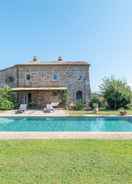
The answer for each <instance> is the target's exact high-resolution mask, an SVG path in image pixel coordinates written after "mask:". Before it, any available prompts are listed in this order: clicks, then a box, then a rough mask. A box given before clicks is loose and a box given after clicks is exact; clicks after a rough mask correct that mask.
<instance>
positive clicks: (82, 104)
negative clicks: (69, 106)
mask: <svg viewBox="0 0 132 184" xmlns="http://www.w3.org/2000/svg"><path fill="white" fill-rule="evenodd" d="M83 109H84V103H83V102H82V101H78V102H77V103H76V105H75V110H77V111H81V110H83Z"/></svg>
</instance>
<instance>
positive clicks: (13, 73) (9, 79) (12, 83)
mask: <svg viewBox="0 0 132 184" xmlns="http://www.w3.org/2000/svg"><path fill="white" fill-rule="evenodd" d="M5 86H9V87H16V86H17V67H16V66H14V67H10V68H7V69H5V70H1V71H0V87H5Z"/></svg>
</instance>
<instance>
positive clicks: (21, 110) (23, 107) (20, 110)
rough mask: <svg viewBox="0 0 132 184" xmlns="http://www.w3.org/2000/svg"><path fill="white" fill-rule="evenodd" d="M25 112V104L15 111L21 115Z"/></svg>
mask: <svg viewBox="0 0 132 184" xmlns="http://www.w3.org/2000/svg"><path fill="white" fill-rule="evenodd" d="M26 110H27V104H20V107H19V109H18V110H17V113H23V112H25V111H26Z"/></svg>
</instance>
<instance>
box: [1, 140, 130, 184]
mask: <svg viewBox="0 0 132 184" xmlns="http://www.w3.org/2000/svg"><path fill="white" fill-rule="evenodd" d="M131 173H132V141H106V140H105V141H104V140H42V141H39V140H35V141H0V184H96V183H97V184H129V183H131V181H132V174H131Z"/></svg>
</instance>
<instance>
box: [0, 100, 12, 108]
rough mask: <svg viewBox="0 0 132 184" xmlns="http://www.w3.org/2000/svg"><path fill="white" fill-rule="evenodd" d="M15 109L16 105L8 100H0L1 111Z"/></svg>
mask: <svg viewBox="0 0 132 184" xmlns="http://www.w3.org/2000/svg"><path fill="white" fill-rule="evenodd" d="M13 108H14V103H13V102H11V101H9V100H8V99H2V100H0V110H11V109H13Z"/></svg>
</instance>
